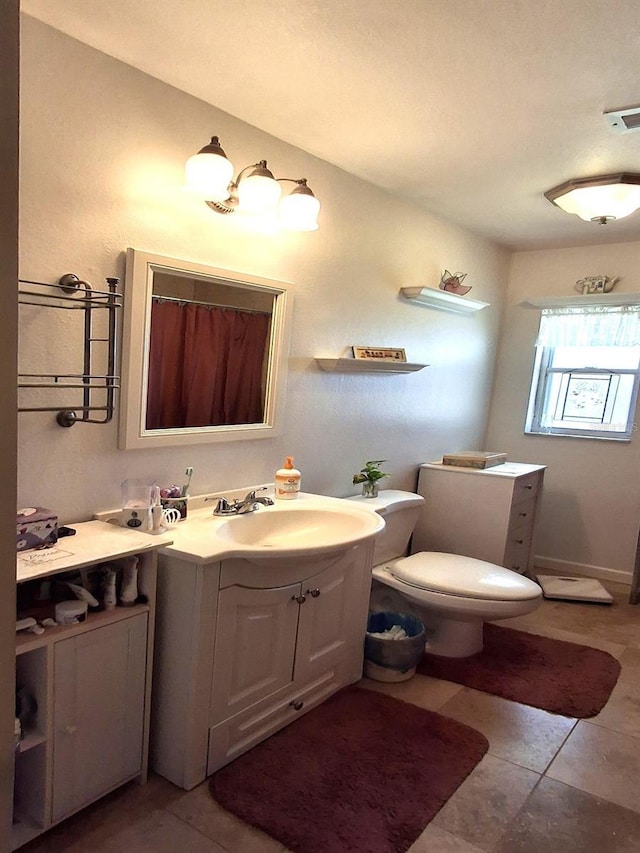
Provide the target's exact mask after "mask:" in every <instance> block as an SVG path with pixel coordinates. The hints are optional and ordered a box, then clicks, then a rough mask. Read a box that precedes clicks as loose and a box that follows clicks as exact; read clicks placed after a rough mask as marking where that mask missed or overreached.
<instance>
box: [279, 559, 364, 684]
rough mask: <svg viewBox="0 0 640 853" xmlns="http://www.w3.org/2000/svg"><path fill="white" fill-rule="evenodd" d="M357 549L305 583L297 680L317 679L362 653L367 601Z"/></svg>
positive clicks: (297, 650)
mask: <svg viewBox="0 0 640 853" xmlns="http://www.w3.org/2000/svg"><path fill="white" fill-rule="evenodd" d="M358 559H361V557H360V555H359V554H358V553H357V552H356V551H350V552H347V554H346V555H345V556H344V557H342V558H341V559H340V560H339V561H338V562H336V563H335V564H334V565H332V566H330V567H329V568H327V569H325V570H324V571H323V572H321V573H320V574H318V575H315V576H314V577H312V578H309V579H308V580H305V581H303V583H302V590H301V591H302V595H303V596H304V599H305V600H304V603H303V604H301V605H300V623H299V626H298V644H297V649H296V669H295V680H296V681H297V682H299V681H308V680H311V679H315V678H317V677H319V676H320V675H322V674H323V673H325V672H328V671H329V670H332V669H335V668H336V667H337V666H342V667H344V665H345V663H348V662H350V659H351V658H352V657H353V655H354V654H355V655H359V654H360V652H361V651H362V643H363V642H364V632H365V630H366V624H365V623H366V611H367V605H368V601H367V598H366V597H364V599H363V596H362V594H361V583H360V579H361V577H362V571H358V566H357V565H356V560H358Z"/></svg>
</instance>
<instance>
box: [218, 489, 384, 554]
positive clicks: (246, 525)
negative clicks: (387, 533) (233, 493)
mask: <svg viewBox="0 0 640 853" xmlns="http://www.w3.org/2000/svg"><path fill="white" fill-rule="evenodd" d="M333 503H334V504H336V503H338V502H337V501H335V502H333ZM383 526H384V522H383V520H382V518H381V517H380V516H379V515H377V514H375V513H373V512H368V511H363V510H360V509H358V510H356V511H354V510H352V509H351V508H350V507H349V504H345V508H344V509H342V507H340V508H339V509H338V508H335V507H331V508H325V507H313V508H311V507H305V506H291V507H290V506H286V508H285V507H284V506H282V505H281V504H280V505H276V506H274V507H260V509H258V510H256V511H255V512H252V513H247V514H246V515H238V516H233V517H232V518H229V519H226V520H224V521H222V522H221V523H219V524H217V525H216V528H215V536H216V537H217V538H218V539H219V540H222V541H223V542H226V543H228V544H229V546H230V548H231V550H233V551H234V552H235V553H238V554H241V553H247V554H249V553H250V554H253V555H256V554H258V553H262V554H264V556H277V555H282V556H284V555H294V554H301V555H302V554H317V553H322V552H326V551H334V550H338V549H339V548H343V547H349V546H351V545H354V544H355V543H356V542H359V541H361V540H362V539H366V538H368V537H369V536H372V535H373V534H375V533H377V532H378V531H379V530H381V529H382V527H383Z"/></svg>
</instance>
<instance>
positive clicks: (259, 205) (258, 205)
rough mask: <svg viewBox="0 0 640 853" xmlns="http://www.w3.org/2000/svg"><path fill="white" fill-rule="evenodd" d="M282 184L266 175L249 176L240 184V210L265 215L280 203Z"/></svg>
mask: <svg viewBox="0 0 640 853" xmlns="http://www.w3.org/2000/svg"><path fill="white" fill-rule="evenodd" d="M281 192H282V190H281V188H280V184H279V183H278V182H277V181H276V179H275V178H268V177H267V176H266V175H248V176H247V177H246V178H242V180H241V181H239V183H238V202H239V209H240V210H242V211H244V212H246V213H265V212H266V211H268V210H271V209H272V208H274V207H275V206H276V204H277V203H278V199H279V198H280V193H281Z"/></svg>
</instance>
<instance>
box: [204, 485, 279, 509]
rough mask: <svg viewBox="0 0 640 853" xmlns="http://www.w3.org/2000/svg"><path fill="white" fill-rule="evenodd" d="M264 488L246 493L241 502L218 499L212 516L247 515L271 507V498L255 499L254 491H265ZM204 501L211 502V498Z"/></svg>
mask: <svg viewBox="0 0 640 853" xmlns="http://www.w3.org/2000/svg"><path fill="white" fill-rule="evenodd" d="M266 488H267V487H266V486H263V487H262V488H261V489H257V490H256V489H252V490H251V491H250V492H248V493H247V494H246V495H245V496H244V498H243V499H242V500H241V501H238V500H234V501H231V503H229V501H228V500H227V498H218V502H217V503H216V506H215V509H214V510H213V514H214V515H247V513H249V512H255V510H257V509H259V508H260V505H262V506H273V501H272V500H271V498H267V497H264V498H258V497H256V491H259V492H263V491H265V490H266ZM205 500H213V498H205Z"/></svg>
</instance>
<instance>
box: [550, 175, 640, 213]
mask: <svg viewBox="0 0 640 853" xmlns="http://www.w3.org/2000/svg"><path fill="white" fill-rule="evenodd" d="M556 204H557V205H558V207H561V208H562V209H563V210H566V211H567V213H575V214H576V216H579V217H580V219H584V220H585V221H586V222H591V221H592V220H594V219H600V218H602V217H613V218H615V219H622V218H623V217H624V216H629V215H630V214H631V213H633V212H634V211H635V210H637V209H638V208H639V207H640V184H604V185H602V186H595V187H577V188H576V189H573V190H571V192H569V193H567V194H566V195H564V196H561V197H560V198H557V199H556Z"/></svg>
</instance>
